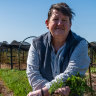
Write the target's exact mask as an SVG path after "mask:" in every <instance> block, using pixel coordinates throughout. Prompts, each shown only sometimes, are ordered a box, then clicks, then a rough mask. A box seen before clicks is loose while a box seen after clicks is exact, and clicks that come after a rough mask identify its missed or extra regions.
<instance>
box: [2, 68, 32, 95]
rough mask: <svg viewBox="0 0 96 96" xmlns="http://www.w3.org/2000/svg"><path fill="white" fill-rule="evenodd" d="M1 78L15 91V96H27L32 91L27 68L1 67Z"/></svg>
mask: <svg viewBox="0 0 96 96" xmlns="http://www.w3.org/2000/svg"><path fill="white" fill-rule="evenodd" d="M0 78H2V80H3V81H4V82H5V84H6V86H7V87H8V88H9V89H10V90H12V91H13V93H14V96H27V94H28V93H29V92H30V91H32V88H31V86H30V85H29V82H28V78H27V76H26V71H25V70H9V69H0ZM0 96H2V95H0Z"/></svg>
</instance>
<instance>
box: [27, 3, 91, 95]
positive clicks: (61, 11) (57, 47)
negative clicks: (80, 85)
mask: <svg viewBox="0 0 96 96" xmlns="http://www.w3.org/2000/svg"><path fill="white" fill-rule="evenodd" d="M73 15H74V13H73V12H72V10H71V8H70V7H69V6H68V5H67V4H66V3H57V4H53V5H52V6H51V8H50V9H49V12H48V19H47V20H46V22H45V23H46V26H47V28H48V29H49V32H47V33H45V34H43V35H41V36H40V37H38V38H36V39H34V40H33V42H32V44H31V47H30V49H29V54H28V60H27V71H26V72H27V76H28V80H29V83H30V85H31V86H32V88H33V92H29V94H28V96H49V93H48V89H49V88H50V86H51V84H52V83H53V82H55V81H56V80H57V79H60V78H63V80H64V81H65V80H66V79H67V78H68V77H69V76H71V75H75V74H77V72H79V73H80V74H83V75H84V74H85V72H86V70H87V69H88V67H89V64H90V59H89V57H88V44H87V41H86V40H85V39H84V38H82V37H80V36H78V35H76V34H75V33H73V32H72V31H71V25H72V18H73ZM56 93H59V94H61V95H63V96H68V95H69V93H70V88H69V87H68V86H65V87H64V88H59V89H58V90H56Z"/></svg>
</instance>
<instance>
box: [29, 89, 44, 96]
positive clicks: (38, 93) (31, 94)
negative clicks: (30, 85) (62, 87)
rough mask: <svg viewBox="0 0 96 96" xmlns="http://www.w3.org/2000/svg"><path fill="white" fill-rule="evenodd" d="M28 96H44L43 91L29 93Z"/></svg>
mask: <svg viewBox="0 0 96 96" xmlns="http://www.w3.org/2000/svg"><path fill="white" fill-rule="evenodd" d="M27 96H42V95H41V89H39V90H36V91H33V92H29V93H28V95H27Z"/></svg>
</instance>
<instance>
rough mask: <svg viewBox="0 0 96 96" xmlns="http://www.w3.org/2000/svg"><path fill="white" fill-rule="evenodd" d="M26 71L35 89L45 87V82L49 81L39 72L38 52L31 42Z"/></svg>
mask: <svg viewBox="0 0 96 96" xmlns="http://www.w3.org/2000/svg"><path fill="white" fill-rule="evenodd" d="M26 73H27V77H28V80H29V83H30V85H31V86H32V89H33V90H37V89H40V88H42V87H44V85H45V83H47V82H48V81H47V80H46V79H44V78H43V77H42V75H41V74H40V72H39V58H38V53H37V51H36V49H35V48H34V46H33V44H31V47H30V49H29V52H28V58H27V70H26Z"/></svg>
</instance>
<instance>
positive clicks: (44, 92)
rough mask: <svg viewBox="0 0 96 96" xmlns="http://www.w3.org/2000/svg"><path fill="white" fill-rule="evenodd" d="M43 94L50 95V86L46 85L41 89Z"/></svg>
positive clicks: (43, 95)
mask: <svg viewBox="0 0 96 96" xmlns="http://www.w3.org/2000/svg"><path fill="white" fill-rule="evenodd" d="M41 94H42V96H49V92H48V88H47V87H44V88H42V89H41Z"/></svg>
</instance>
